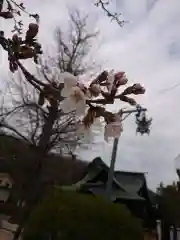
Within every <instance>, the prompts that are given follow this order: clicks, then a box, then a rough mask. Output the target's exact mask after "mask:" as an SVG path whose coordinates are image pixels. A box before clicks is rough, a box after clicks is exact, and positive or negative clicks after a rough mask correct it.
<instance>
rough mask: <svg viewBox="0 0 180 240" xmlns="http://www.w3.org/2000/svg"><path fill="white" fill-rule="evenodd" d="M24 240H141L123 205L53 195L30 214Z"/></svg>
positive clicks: (137, 226) (77, 195)
mask: <svg viewBox="0 0 180 240" xmlns="http://www.w3.org/2000/svg"><path fill="white" fill-rule="evenodd" d="M24 239H25V240H46V239H51V240H52V239H53V240H96V239H98V240H106V239H107V240H109V239H113V240H116V239H118V240H120V239H122V240H141V239H143V237H142V228H141V223H140V221H139V220H137V219H136V218H134V217H133V216H132V215H131V214H130V212H129V211H128V210H127V209H126V207H125V206H123V205H118V204H113V203H109V202H107V201H106V200H104V199H101V198H98V197H93V196H91V195H83V194H80V193H75V192H70V191H63V192H62V191H58V192H57V191H56V192H55V193H54V194H53V196H51V197H49V198H48V199H46V200H44V201H43V202H42V203H41V204H39V206H38V207H37V208H36V209H35V210H34V212H33V213H32V214H31V217H30V219H29V222H28V224H27V226H26V228H25V231H24Z"/></svg>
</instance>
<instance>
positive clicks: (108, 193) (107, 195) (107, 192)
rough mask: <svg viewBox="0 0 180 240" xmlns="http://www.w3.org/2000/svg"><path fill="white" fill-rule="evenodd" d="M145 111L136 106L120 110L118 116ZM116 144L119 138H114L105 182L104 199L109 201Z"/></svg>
mask: <svg viewBox="0 0 180 240" xmlns="http://www.w3.org/2000/svg"><path fill="white" fill-rule="evenodd" d="M146 111H147V109H146V108H141V107H140V106H137V108H136V109H132V110H124V111H122V110H120V111H119V112H118V114H128V115H130V114H131V113H137V112H146ZM118 143H119V138H115V139H114V143H113V149H112V155H111V163H110V168H109V172H108V180H107V184H106V198H107V200H109V201H110V200H111V192H112V184H113V178H114V168H115V163H116V155H117V149H118Z"/></svg>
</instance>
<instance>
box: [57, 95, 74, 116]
mask: <svg viewBox="0 0 180 240" xmlns="http://www.w3.org/2000/svg"><path fill="white" fill-rule="evenodd" d="M60 107H61V109H62V111H63V112H64V113H69V112H71V111H73V110H74V109H76V104H75V103H74V102H73V101H72V99H71V98H66V99H64V100H63V101H62V102H61V104H60Z"/></svg>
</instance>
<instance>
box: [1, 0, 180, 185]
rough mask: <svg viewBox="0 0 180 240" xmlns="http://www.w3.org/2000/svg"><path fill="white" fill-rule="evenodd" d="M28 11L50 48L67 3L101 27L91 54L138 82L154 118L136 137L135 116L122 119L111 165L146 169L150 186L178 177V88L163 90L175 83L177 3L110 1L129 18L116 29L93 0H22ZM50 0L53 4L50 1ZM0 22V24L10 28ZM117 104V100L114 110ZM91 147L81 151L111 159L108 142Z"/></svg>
mask: <svg viewBox="0 0 180 240" xmlns="http://www.w3.org/2000/svg"><path fill="white" fill-rule="evenodd" d="M17 2H18V1H17ZM24 2H25V5H26V6H27V8H28V9H29V10H30V11H31V12H38V13H39V14H40V17H41V22H40V26H41V28H40V36H39V38H40V39H41V42H42V43H43V48H44V49H47V48H51V47H52V46H51V45H52V43H53V41H52V40H53V34H54V32H53V30H54V29H55V27H56V26H58V25H60V26H62V25H63V27H64V28H66V26H67V25H68V21H67V7H69V8H73V7H76V8H80V10H82V11H83V12H84V13H87V12H88V14H89V17H90V27H91V28H92V29H96V30H100V36H99V38H98V40H97V42H96V43H95V44H94V46H93V47H94V49H95V51H94V52H93V55H91V57H92V58H93V60H95V61H96V62H97V63H98V64H99V63H100V64H101V65H102V66H103V67H104V68H107V69H110V68H114V69H118V70H124V71H125V72H126V74H127V77H128V79H129V83H130V84H131V83H135V82H140V83H142V84H143V85H144V86H145V88H146V89H147V92H146V94H145V95H144V96H140V97H137V98H136V100H137V101H138V102H139V103H140V104H142V105H143V106H145V107H147V108H148V110H149V115H150V116H152V117H153V124H152V130H151V134H150V136H136V134H135V129H136V125H135V123H134V120H135V119H134V117H133V116H132V117H129V118H128V120H127V121H126V122H125V124H124V133H123V135H122V137H121V139H120V142H119V148H118V154H117V162H116V169H118V170H130V171H140V172H141V171H143V172H148V173H147V179H148V183H149V186H150V187H152V188H155V187H156V186H157V185H158V184H159V182H160V181H161V180H163V182H164V183H165V184H168V183H171V182H172V181H173V180H177V177H176V174H175V166H174V161H173V160H174V158H175V157H176V155H178V153H179V152H180V144H179V143H180V121H179V118H180V108H179V107H177V104H176V103H177V102H178V100H179V99H178V98H179V95H180V87H179V88H178V87H176V88H173V89H171V90H170V91H164V90H166V89H168V88H171V87H173V86H175V85H176V84H177V83H180V30H179V29H180V3H179V0H171V1H169V0H133V1H132V0H114V4H113V5H112V9H116V11H117V12H121V13H122V18H124V19H125V20H128V21H129V23H128V24H126V25H125V26H124V27H123V28H120V27H119V26H118V25H117V24H116V23H115V22H110V20H109V19H108V18H107V17H106V16H105V14H104V13H103V11H101V10H100V9H96V7H95V6H94V5H93V0H78V1H75V0H66V1H65V0H53V1H49V0H25V1H24ZM52 3H53V4H52ZM10 26H12V25H11V24H10V23H9V25H7V23H6V25H5V22H3V21H0V27H3V28H6V29H7V31H9V30H10ZM0 54H1V55H0V56H1V59H0V61H1V67H0V72H1V78H2V77H4V78H5V76H6V74H7V73H6V71H5V69H6V60H5V59H6V57H7V56H6V54H5V53H2V52H0ZM121 106H122V105H121V104H120V103H117V104H116V105H115V106H113V110H114V111H116V110H118V109H119V108H120V107H121ZM98 142H100V143H101V144H97V145H96V148H95V147H94V148H93V151H91V152H89V151H85V152H84V153H83V154H82V156H83V158H85V159H86V160H92V158H93V157H95V156H102V158H103V159H104V160H105V162H106V163H107V164H109V163H110V156H111V149H112V144H106V143H104V142H103V141H102V136H100V137H98Z"/></svg>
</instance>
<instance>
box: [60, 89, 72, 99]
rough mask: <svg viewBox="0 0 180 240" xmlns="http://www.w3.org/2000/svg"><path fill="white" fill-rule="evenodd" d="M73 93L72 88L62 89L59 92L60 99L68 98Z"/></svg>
mask: <svg viewBox="0 0 180 240" xmlns="http://www.w3.org/2000/svg"><path fill="white" fill-rule="evenodd" d="M72 92H73V89H72V88H67V87H64V88H63V89H62V91H61V96H62V97H65V98H66V97H69V96H70V95H71V94H72Z"/></svg>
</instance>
